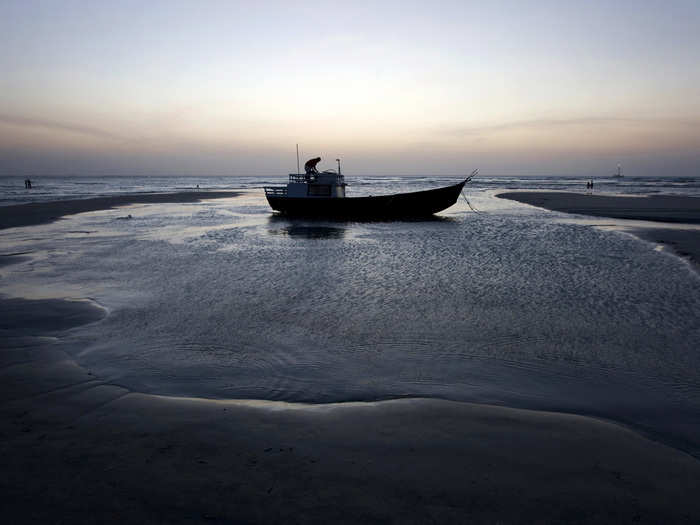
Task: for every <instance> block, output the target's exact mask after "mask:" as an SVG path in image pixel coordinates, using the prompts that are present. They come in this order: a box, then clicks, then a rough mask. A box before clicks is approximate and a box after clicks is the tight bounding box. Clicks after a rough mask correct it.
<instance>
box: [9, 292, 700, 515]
mask: <svg viewBox="0 0 700 525" xmlns="http://www.w3.org/2000/svg"><path fill="white" fill-rule="evenodd" d="M0 303H1V304H0V311H2V312H3V320H2V324H0V332H1V336H2V338H1V339H0V342H1V344H0V393H1V398H0V399H1V401H0V436H1V437H2V439H1V441H0V447H1V448H0V454H1V455H0V457H1V458H2V475H0V515H2V517H3V520H4V521H5V522H7V523H112V522H114V523H117V522H119V523H192V522H205V523H335V522H340V523H441V524H442V523H533V522H537V523H553V522H557V523H697V522H698V520H700V498H698V497H697V494H698V487H700V461H698V460H696V459H694V458H692V457H690V456H688V455H686V454H684V453H681V452H679V451H677V450H674V449H671V448H668V447H666V446H664V445H661V444H659V443H655V442H652V441H649V440H647V439H645V438H643V437H642V436H640V435H638V434H636V433H634V432H632V431H630V430H627V429H625V428H623V427H621V426H618V425H615V424H612V423H608V422H603V421H598V420H594V419H590V418H586V417H580V416H572V415H562V414H552V413H546V412H532V411H524V410H514V409H508V408H498V407H487V406H481V405H474V404H468V403H456V402H449V401H441V400H428V399H404V400H398V401H390V402H381V403H352V404H337V405H325V406H312V405H289V404H284V403H272V402H244V401H209V400H201V399H178V398H166V397H157V396H152V395H145V394H141V393H138V392H131V391H129V390H127V389H125V388H122V387H120V386H118V385H110V384H107V383H105V382H104V381H103V380H101V379H100V378H99V377H95V376H93V375H92V374H91V373H90V371H89V370H86V369H83V368H81V367H80V366H79V365H77V364H76V363H75V362H74V361H73V360H72V359H70V358H69V356H68V355H67V354H66V353H65V352H64V351H63V350H62V349H61V344H62V343H61V336H62V334H64V333H65V332H64V330H66V329H68V328H69V327H70V326H77V325H79V324H84V323H87V322H99V319H100V318H101V317H102V316H103V315H104V314H103V312H102V310H101V309H99V308H97V307H96V306H94V305H92V304H91V303H89V302H76V301H61V300H51V301H29V300H24V299H4V300H2V299H0ZM39 327H41V330H40V329H39Z"/></svg>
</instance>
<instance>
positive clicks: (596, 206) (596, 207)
mask: <svg viewBox="0 0 700 525" xmlns="http://www.w3.org/2000/svg"><path fill="white" fill-rule="evenodd" d="M496 197H499V198H501V199H510V200H514V201H518V202H522V203H524V204H530V205H532V206H538V207H540V208H545V209H547V210H553V211H561V212H565V213H577V214H581V215H592V216H595V217H612V218H615V219H634V220H639V221H659V222H675V223H687V224H698V223H700V198H698V197H684V196H675V195H648V196H644V197H636V196H625V195H595V194H590V193H571V192H561V191H523V192H507V193H499V194H497V195H496Z"/></svg>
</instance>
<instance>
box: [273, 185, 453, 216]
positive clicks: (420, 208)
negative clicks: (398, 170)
mask: <svg viewBox="0 0 700 525" xmlns="http://www.w3.org/2000/svg"><path fill="white" fill-rule="evenodd" d="M465 183H466V181H462V182H460V183H459V184H454V185H452V186H446V187H443V188H436V189H434V190H425V191H416V192H411V193H397V194H394V195H379V196H376V197H374V196H369V197H343V198H325V197H312V198H309V197H286V196H274V195H267V202H268V203H269V204H270V207H271V208H272V209H273V210H275V211H278V212H280V213H282V214H284V215H290V216H301V217H341V218H419V217H429V216H431V215H433V214H435V213H437V212H439V211H442V210H444V209H447V208H449V207H450V206H452V205H453V204H454V203H455V202H457V199H458V198H459V194H460V192H461V191H462V188H463V187H464V184H465Z"/></svg>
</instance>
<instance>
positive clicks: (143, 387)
mask: <svg viewBox="0 0 700 525" xmlns="http://www.w3.org/2000/svg"><path fill="white" fill-rule="evenodd" d="M347 179H348V183H349V187H348V195H369V194H374V195H378V194H382V193H393V192H404V191H414V190H420V189H427V188H430V187H437V186H441V185H446V184H450V183H453V182H455V181H456V180H457V178H456V177H352V176H348V177H347ZM586 180H587V179H586V178H583V177H477V178H476V179H475V180H474V182H473V183H471V184H470V185H468V186H467V191H466V192H465V193H466V197H467V198H468V200H469V203H467V202H466V200H465V199H460V201H458V203H457V204H456V205H455V206H453V207H452V208H450V209H448V210H446V211H445V212H442V213H440V214H439V216H437V217H436V218H435V219H433V220H426V221H387V222H333V221H309V220H291V219H285V218H281V217H278V216H276V215H273V214H272V213H271V210H270V208H269V207H268V205H267V203H266V201H265V197H264V194H263V192H262V190H261V187H262V186H264V185H268V184H283V183H284V182H285V177H72V178H71V177H36V178H32V183H33V186H34V189H32V190H30V191H27V190H25V189H24V187H23V177H3V178H0V189H1V192H0V205H10V204H19V203H24V202H37V201H50V200H56V199H67V198H88V197H93V196H104V195H116V194H123V193H137V192H152V191H166V192H169V191H183V190H190V189H193V188H195V187H196V185H199V187H200V188H201V189H203V190H209V189H217V190H221V189H231V190H240V191H241V195H240V196H238V197H235V198H231V199H218V200H210V201H204V202H201V203H192V204H190V203H188V204H158V205H152V204H139V205H133V206H129V207H125V208H120V209H116V210H104V211H98V212H91V213H85V214H81V215H76V216H72V217H69V218H67V219H65V220H61V221H58V222H55V223H52V224H49V225H42V226H32V227H25V228H14V229H9V230H4V231H0V246H1V249H0V251H1V252H2V254H9V253H25V254H28V255H29V256H30V257H31V258H30V259H29V260H27V261H24V262H22V263H20V264H13V265H8V266H4V267H0V270H1V273H0V276H1V277H2V278H1V279H0V293H2V294H3V295H5V296H9V297H28V298H54V297H59V298H72V299H86V298H87V299H89V300H91V301H94V302H95V303H97V304H99V305H101V306H102V307H103V308H105V309H106V311H107V312H108V313H109V315H108V316H107V317H106V318H105V319H104V320H102V321H100V322H98V323H95V324H92V325H88V326H84V327H80V328H76V329H74V330H71V331H70V332H68V333H67V334H66V335H64V336H63V337H62V338H61V339H62V340H61V344H62V345H63V346H64V348H65V349H66V351H67V352H69V354H70V355H71V356H73V357H74V359H75V360H76V361H77V362H78V363H80V364H81V365H83V366H84V367H86V368H88V369H89V370H90V371H92V372H93V373H94V374H95V376H97V377H99V378H101V379H102V380H104V381H106V382H109V383H113V384H117V385H123V386H125V387H127V388H130V389H133V390H137V391H142V392H148V393H154V394H161V395H171V396H186V397H205V398H243V399H266V400H280V401H289V402H303V403H338V402H348V401H376V400H385V399H394V398H401V397H435V398H443V399H450V400H456V401H470V402H479V403H488V404H496V405H506V406H513V407H519V408H528V409H535V410H553V411H561V412H567V413H573V414H585V415H591V416H595V417H600V418H605V419H610V420H613V421H616V422H619V423H622V424H625V425H629V426H631V427H632V428H634V429H636V430H638V431H641V432H643V433H645V434H646V435H648V436H651V437H652V438H654V439H658V440H661V441H664V442H666V443H669V444H672V445H674V446H677V447H679V448H682V449H683V450H686V451H688V452H690V453H692V454H694V455H696V456H700V276H699V275H698V272H697V271H696V269H695V268H694V267H693V266H692V265H691V264H689V263H688V262H687V261H686V260H684V259H682V258H679V257H676V256H675V255H673V254H671V253H668V252H666V251H663V250H659V249H658V247H657V246H655V245H654V244H652V243H649V242H646V241H642V240H640V239H638V238H636V237H634V236H632V235H630V234H629V233H627V232H626V231H625V230H624V228H622V227H621V224H622V222H621V221H616V220H613V219H600V218H598V219H593V218H582V217H578V216H571V215H566V214H561V213H554V212H549V211H545V210H541V209H538V208H533V207H530V206H526V205H523V204H519V203H516V202H512V201H507V200H503V199H498V198H496V197H495V194H497V193H498V192H499V191H503V190H515V189H517V190H541V189H547V190H566V191H586V190H585V184H586ZM593 191H594V192H602V193H614V194H630V195H644V194H655V193H666V194H676V195H692V196H700V178H672V177H659V178H634V177H625V178H624V179H614V178H608V179H596V181H595V189H594V190H593ZM470 205H471V206H470ZM472 208H473V209H475V210H477V212H475V211H473V210H472ZM128 215H131V219H128V220H125V217H127V216H128Z"/></svg>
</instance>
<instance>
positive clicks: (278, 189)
mask: <svg viewBox="0 0 700 525" xmlns="http://www.w3.org/2000/svg"><path fill="white" fill-rule="evenodd" d="M263 189H264V190H265V195H271V196H273V197H286V196H287V188H285V187H284V186H264V187H263Z"/></svg>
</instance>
